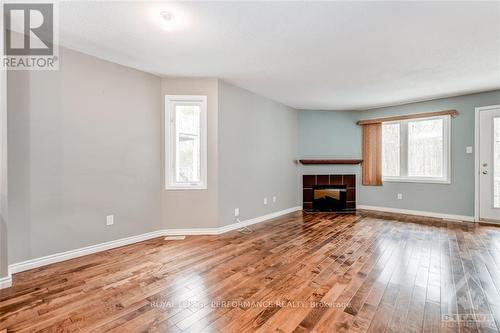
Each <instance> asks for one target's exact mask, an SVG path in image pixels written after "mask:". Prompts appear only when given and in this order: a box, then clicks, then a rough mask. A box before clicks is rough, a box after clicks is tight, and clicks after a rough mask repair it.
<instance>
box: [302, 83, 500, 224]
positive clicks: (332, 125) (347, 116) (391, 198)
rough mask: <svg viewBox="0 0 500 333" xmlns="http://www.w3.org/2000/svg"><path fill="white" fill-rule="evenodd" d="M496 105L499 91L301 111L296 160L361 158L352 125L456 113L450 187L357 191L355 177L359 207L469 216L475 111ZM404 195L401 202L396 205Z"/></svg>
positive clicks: (347, 169)
mask: <svg viewBox="0 0 500 333" xmlns="http://www.w3.org/2000/svg"><path fill="white" fill-rule="evenodd" d="M493 104H500V91H494V92H487V93H481V94H472V95H465V96H459V97H452V98H444V99H438V100H433V101H428V102H420V103H412V104H406V105H400V106H394V107H387V108H380V109H374V110H368V111H353V112H338V111H301V112H300V115H299V137H300V143H299V155H300V156H301V157H354V158H357V157H360V156H361V132H360V128H359V127H358V126H356V124H355V122H356V121H357V120H359V119H369V118H376V117H383V116H389V115H400V114H410V113H418V112H430V111H440V110H447V109H456V110H458V112H459V113H460V115H459V116H458V117H457V118H455V119H453V120H452V125H451V126H452V136H451V137H452V142H451V150H452V151H451V154H452V175H451V177H452V179H451V181H452V183H451V185H443V184H415V183H390V182H386V183H384V186H382V187H372V186H361V185H360V179H359V176H358V183H359V186H360V187H359V190H358V199H357V200H358V204H360V205H370V206H380V207H391V208H401V209H411V210H420V211H428V212H437V213H445V214H456V215H464V216H474V154H466V153H465V149H466V147H467V146H474V112H475V111H474V108H475V107H479V106H486V105H493ZM329 172H332V173H336V172H340V173H348V172H349V173H350V172H354V173H357V174H358V175H359V174H360V167H359V166H350V167H348V166H345V167H335V166H333V167H327V166H323V167H306V166H302V167H301V173H302V174H309V173H329ZM397 193H403V200H397V199H396V196H397Z"/></svg>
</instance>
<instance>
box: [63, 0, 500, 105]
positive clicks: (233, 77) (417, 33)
mask: <svg viewBox="0 0 500 333" xmlns="http://www.w3.org/2000/svg"><path fill="white" fill-rule="evenodd" d="M162 10H168V11H170V12H171V13H172V14H173V15H174V17H175V19H176V20H177V22H178V23H179V25H178V27H177V29H176V30H174V31H172V32H165V31H164V30H163V29H162V28H161V26H160V21H161V20H160V12H161V11H162ZM59 16H60V42H61V44H62V45H66V46H68V47H70V48H73V49H76V50H79V51H82V52H85V53H88V54H92V55H95V56H98V57H101V58H104V59H107V60H110V61H114V62H117V63H120V64H123V65H126V66H130V67H133V68H137V69H140V70H144V71H147V72H151V73H155V74H158V75H161V76H207V77H208V76H209V77H219V78H222V79H224V80H226V81H228V82H231V83H233V84H235V85H238V86H240V87H243V88H246V89H248V90H251V91H253V92H255V93H258V94H260V95H263V96H266V97H269V98H271V99H274V100H276V101H279V102H282V103H284V104H286V105H289V106H292V107H295V108H300V109H337V110H354V109H366V108H373V107H377V106H385V105H393V104H399V103H404V102H408V101H416V100H425V99H432V98H438V97H444V96H453V95H459V94H463V93H469V92H477V91H485V90H493V89H496V88H500V2H460V1H452V2H180V3H163V4H162V3H158V2H103V1H100V2H75V1H69V2H62V3H61V4H60V15H59Z"/></svg>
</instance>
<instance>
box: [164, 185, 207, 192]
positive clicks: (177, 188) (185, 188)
mask: <svg viewBox="0 0 500 333" xmlns="http://www.w3.org/2000/svg"><path fill="white" fill-rule="evenodd" d="M190 190H191V191H202V190H208V187H207V186H168V187H165V191H190Z"/></svg>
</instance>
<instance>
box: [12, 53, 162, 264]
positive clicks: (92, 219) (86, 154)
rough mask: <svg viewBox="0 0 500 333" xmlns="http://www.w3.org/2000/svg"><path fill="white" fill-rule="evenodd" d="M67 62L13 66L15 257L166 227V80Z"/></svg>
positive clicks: (84, 59)
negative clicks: (55, 66)
mask: <svg viewBox="0 0 500 333" xmlns="http://www.w3.org/2000/svg"><path fill="white" fill-rule="evenodd" d="M60 61H61V62H60V70H59V71H10V72H9V73H8V117H9V119H8V144H9V147H8V148H9V150H8V153H9V155H8V168H9V184H8V185H9V187H8V188H9V194H10V195H9V198H8V202H9V220H8V228H9V235H8V237H9V263H15V262H19V261H23V260H26V259H31V258H36V257H41V256H45V255H49V254H54V253H57V252H61V251H66V250H71V249H75V248H79V247H83V246H88V245H93V244H98V243H102V242H106V241H110V240H115V239H119V238H123V237H127V236H132V235H138V234H141V233H145V232H149V231H154V230H158V229H159V228H160V227H161V222H162V221H161V195H160V191H161V189H162V188H161V183H162V173H161V161H160V159H161V153H160V152H161V127H160V126H159V123H160V122H161V113H160V109H161V98H160V86H161V83H160V79H159V78H158V77H156V76H153V75H150V74H146V73H143V72H140V71H136V70H133V69H129V68H126V67H123V66H120V65H116V64H113V63H110V62H107V61H103V60H100V59H97V58H94V57H91V56H87V55H84V54H82V53H78V52H75V51H71V50H68V49H65V48H61V49H60ZM108 214H114V215H115V224H114V225H113V226H110V227H107V226H106V225H105V220H106V215H108Z"/></svg>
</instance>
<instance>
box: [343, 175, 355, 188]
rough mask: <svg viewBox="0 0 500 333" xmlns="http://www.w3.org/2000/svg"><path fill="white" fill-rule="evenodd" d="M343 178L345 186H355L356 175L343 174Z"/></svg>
mask: <svg viewBox="0 0 500 333" xmlns="http://www.w3.org/2000/svg"><path fill="white" fill-rule="evenodd" d="M343 178H344V184H345V185H347V187H356V175H344V176H343Z"/></svg>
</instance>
